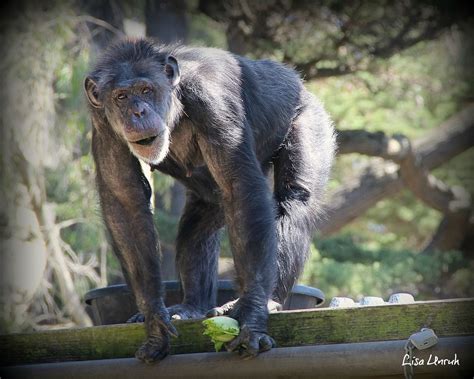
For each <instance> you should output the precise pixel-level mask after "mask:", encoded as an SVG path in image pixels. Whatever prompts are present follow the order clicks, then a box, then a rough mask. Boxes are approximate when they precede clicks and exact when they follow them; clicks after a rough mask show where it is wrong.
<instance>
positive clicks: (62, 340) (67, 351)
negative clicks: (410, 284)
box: [0, 299, 474, 365]
mask: <svg viewBox="0 0 474 379" xmlns="http://www.w3.org/2000/svg"><path fill="white" fill-rule="evenodd" d="M175 325H176V327H177V329H178V331H179V334H180V336H179V337H178V338H176V339H173V340H172V354H184V353H197V352H210V351H213V346H212V344H211V343H210V341H209V339H208V338H207V337H206V336H203V334H202V332H203V326H202V324H201V322H200V321H199V320H183V321H176V322H175ZM424 326H429V327H431V328H433V329H434V330H435V332H436V333H437V335H438V336H439V337H448V336H468V335H474V299H454V300H446V301H428V302H417V303H414V304H405V305H400V304H396V305H385V306H377V307H361V308H350V309H314V310H304V311H286V312H280V313H276V314H272V315H270V321H269V332H270V334H271V335H272V336H273V337H274V338H275V340H276V342H277V344H278V346H280V347H287V346H305V345H320V344H331V343H351V342H369V341H388V340H397V339H406V338H408V336H409V335H410V334H411V333H413V332H415V331H418V330H419V329H420V328H421V327H424ZM144 338H145V332H144V328H143V325H141V324H123V325H111V326H99V327H92V328H77V329H64V330H51V331H44V332H34V333H28V334H11V335H3V336H0V363H1V364H2V365H12V364H23V363H38V362H61V361H75V360H94V359H109V358H125V357H132V356H133V355H134V352H135V350H136V348H137V347H138V346H139V345H140V343H141V342H142V341H143V340H144Z"/></svg>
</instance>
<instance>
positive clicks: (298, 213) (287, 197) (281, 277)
mask: <svg viewBox="0 0 474 379" xmlns="http://www.w3.org/2000/svg"><path fill="white" fill-rule="evenodd" d="M334 150H335V137H334V132H333V128H332V125H331V121H330V120H329V117H328V115H327V114H326V113H325V111H324V109H323V108H322V106H321V104H320V103H319V102H317V101H316V100H315V99H313V98H312V96H310V97H309V98H308V104H307V105H306V107H305V108H303V110H302V112H301V113H300V114H299V115H298V117H297V118H296V119H295V120H294V123H293V125H292V126H291V130H290V133H289V134H288V136H287V138H286V140H285V142H284V144H283V146H282V147H281V149H280V151H279V153H278V156H277V158H276V159H275V160H274V173H275V180H274V183H275V189H274V195H275V200H276V202H277V234H278V279H277V286H276V289H275V292H274V295H273V299H274V300H275V301H277V302H279V303H283V302H284V301H285V299H286V297H287V295H288V293H289V291H291V289H292V287H293V285H294V284H295V281H296V280H297V279H298V276H299V275H300V274H301V272H302V270H303V266H304V263H305V261H306V258H307V256H308V252H309V247H310V243H311V238H312V234H313V232H314V229H315V223H316V221H317V220H318V217H320V216H321V213H322V202H323V197H324V189H325V187H326V184H327V181H328V179H329V174H330V168H331V163H332V159H333V156H334Z"/></svg>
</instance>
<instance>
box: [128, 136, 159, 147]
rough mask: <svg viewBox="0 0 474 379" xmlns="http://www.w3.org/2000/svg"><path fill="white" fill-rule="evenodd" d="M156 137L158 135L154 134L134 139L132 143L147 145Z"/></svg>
mask: <svg viewBox="0 0 474 379" xmlns="http://www.w3.org/2000/svg"><path fill="white" fill-rule="evenodd" d="M156 137H158V136H157V135H156V136H152V137H148V138H144V139H141V140H138V141H134V142H133V143H136V144H138V145H142V146H148V145H151V144H152V143H153V141H154V140H155V139H156Z"/></svg>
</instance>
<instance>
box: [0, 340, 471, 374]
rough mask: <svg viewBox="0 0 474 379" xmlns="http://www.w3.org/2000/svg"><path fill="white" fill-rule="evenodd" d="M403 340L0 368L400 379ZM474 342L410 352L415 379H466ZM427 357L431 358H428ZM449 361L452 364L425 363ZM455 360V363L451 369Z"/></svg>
mask: <svg viewBox="0 0 474 379" xmlns="http://www.w3.org/2000/svg"><path fill="white" fill-rule="evenodd" d="M405 343H406V341H404V340H397V341H381V342H360V343H347V344H332V345H318V346H300V347H283V348H277V349H272V350H271V351H269V352H267V353H265V354H260V355H259V356H258V357H256V358H254V359H247V360H243V359H241V358H240V357H239V356H238V355H237V354H233V353H197V354H178V355H172V356H170V357H167V358H166V359H165V360H163V361H162V362H160V363H159V364H152V365H147V364H143V363H142V362H140V361H138V360H137V359H134V358H121V359H102V360H95V361H75V362H58V363H40V364H33V365H21V366H10V367H5V368H3V369H2V368H0V375H2V377H5V378H8V379H16V378H19V379H22V378H35V379H63V378H70V379H91V378H100V379H120V378H141V379H148V378H150V379H152V378H153V379H154V378H180V379H184V378H189V379H196V378H226V379H231V378H232V379H242V378H245V379H247V378H265V379H270V378H275V379H277V378H278V379H294V378H300V379H302V378H307V379H309V378H311V379H316V378H322V379H324V378H344V377H351V378H354V377H357V378H374V377H376V378H378V379H380V378H381V377H383V378H387V377H389V378H401V377H403V366H402V363H403V362H404V360H405V362H406V360H407V358H406V357H404V355H405V351H404V346H405ZM472 351H474V337H443V338H440V339H439V341H438V343H437V344H436V345H435V346H433V347H432V348H429V349H427V350H422V351H418V350H417V351H415V353H414V355H415V357H416V358H418V359H423V360H424V364H423V365H418V366H416V367H414V374H415V375H414V377H415V378H416V379H419V378H430V379H433V377H435V378H440V377H441V378H471V376H472V375H469V373H472V372H474V371H473V370H474V361H473V359H472ZM430 355H431V358H430ZM435 356H436V357H438V358H439V359H449V360H452V361H453V364H452V365H434V364H428V362H431V363H433V362H434V361H435V358H434V357H435ZM455 359H457V361H458V362H459V364H454V363H455V362H456V361H455Z"/></svg>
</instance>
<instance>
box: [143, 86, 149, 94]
mask: <svg viewBox="0 0 474 379" xmlns="http://www.w3.org/2000/svg"><path fill="white" fill-rule="evenodd" d="M150 92H151V88H150V87H145V88H143V91H142V93H143V94H144V95H146V94H147V93H150Z"/></svg>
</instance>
